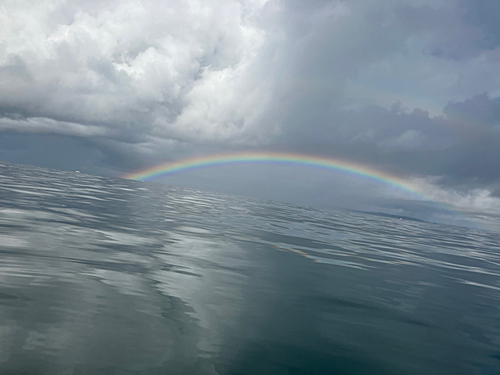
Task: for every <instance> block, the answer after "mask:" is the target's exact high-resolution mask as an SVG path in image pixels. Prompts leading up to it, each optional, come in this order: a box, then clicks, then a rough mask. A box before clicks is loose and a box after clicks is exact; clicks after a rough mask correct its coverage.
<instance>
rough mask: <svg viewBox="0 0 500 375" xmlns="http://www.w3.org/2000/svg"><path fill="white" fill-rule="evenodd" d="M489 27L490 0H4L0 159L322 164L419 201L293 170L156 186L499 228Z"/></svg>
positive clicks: (137, 165)
mask: <svg viewBox="0 0 500 375" xmlns="http://www.w3.org/2000/svg"><path fill="white" fill-rule="evenodd" d="M499 19H500V2H498V0H481V1H478V0H347V1H327V0H308V1H303V0H301V1H299V0H253V1H251V0H212V1H197V0H188V1H170V0H164V1H149V0H142V1H137V0H133V1H128V0H120V1H114V0H109V1H106V0H104V1H95V0H91V1H90V0H86V1H82V0H67V1H64V0H39V1H36V2H34V1H23V0H3V1H2V2H1V3H0V25H1V27H0V160H1V161H6V162H13V163H23V164H33V165H38V166H43V167H50V168H56V169H68V170H79V171H82V172H86V173H93V174H100V175H109V176H123V175H124V174H126V173H128V172H131V171H134V170H139V169H141V168H145V167H150V166H154V165H157V164H160V163H165V162H168V161H175V160H180V159H183V158H189V157H194V156H202V155H211V154H215V153H234V152H238V151H273V152H293V153H303V154H311V155H317V156H321V157H334V158H338V159H342V160H347V161H349V162H353V163H358V164H360V165H363V166H367V167H370V168H375V169H377V170H380V171H384V172H386V173H392V174H394V175H396V176H399V177H401V178H404V179H407V180H408V181H410V182H411V183H412V184H413V185H414V186H417V187H418V190H419V191H421V192H422V193H423V194H425V195H426V196H428V197H430V200H429V201H422V200H419V199H417V198H415V197H413V196H411V195H405V194H404V193H402V192H399V191H394V190H393V189H391V188H389V187H388V186H384V185H381V184H380V183H376V182H374V181H367V180H365V179H360V178H359V177H353V176H349V175H345V174H341V173H335V172H331V173H330V172H325V171H318V170H312V169H307V168H303V167H302V168H300V167H282V166H281V167H280V166H272V165H264V166H262V165H254V166H232V167H219V168H210V169H205V170H199V171H191V172H186V173H181V174H177V175H175V176H171V177H168V178H164V179H162V180H158V182H163V183H169V184H178V185H184V186H191V187H195V188H199V189H205V190H214V191H224V192H229V193H235V194H241V195H252V196H256V197H260V198H266V199H276V200H284V201H289V202H292V203H298V204H305V205H312V206H317V207H324V208H332V207H344V208H351V209H359V210H364V211H381V212H391V213H395V214H401V215H409V216H413V217H418V218H421V219H426V220H427V219H428V220H434V221H441V222H450V223H453V222H456V223H461V222H462V221H464V220H465V221H467V220H468V218H471V220H472V221H474V222H481V225H482V226H483V227H486V228H494V227H498V228H500V162H499V161H500V22H498V20H499ZM457 211H458V212H460V213H461V215H455V216H454V215H452V214H450V212H457ZM452 216H453V218H452ZM464 217H465V219H464Z"/></svg>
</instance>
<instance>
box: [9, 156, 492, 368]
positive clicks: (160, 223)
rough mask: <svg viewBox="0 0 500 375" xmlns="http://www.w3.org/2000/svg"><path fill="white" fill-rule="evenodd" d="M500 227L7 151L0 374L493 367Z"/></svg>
mask: <svg viewBox="0 0 500 375" xmlns="http://www.w3.org/2000/svg"><path fill="white" fill-rule="evenodd" d="M499 308H500V234H498V233H493V232H487V231H480V230H476V229H470V228H462V227H454V226H446V225H441V224H433V223H427V222H420V221H412V220H406V219H399V218H392V217H384V216H377V215H370V214H364V213H360V212H349V211H341V210H339V211H334V210H320V209H312V208H306V207H301V206H295V205H291V204H286V203H279V202H271V201H260V200H256V199H251V198H245V197H239V196H230V195H224V194H218V193H208V192H202V191H198V190H193V189H188V188H181V187H176V186H167V185H160V184H154V183H143V182H140V181H130V180H123V179H118V178H106V177H98V176H90V175H85V174H81V173H75V172H64V171H54V170H48V169H42V168H36V167H30V166H21V165H13V164H7V163H0V374H65V375H70V374H75V375H77V374H221V375H222V374H278V375H280V374H295V375H298V374H419V375H421V374H425V375H431V374H456V375H458V374H481V375H486V374H499V373H500V309H499Z"/></svg>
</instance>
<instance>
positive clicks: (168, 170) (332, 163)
mask: <svg viewBox="0 0 500 375" xmlns="http://www.w3.org/2000/svg"><path fill="white" fill-rule="evenodd" d="M255 163H266V164H267V163H271V164H281V165H296V166H304V167H314V168H321V169H327V170H333V171H338V172H344V173H348V174H351V175H355V176H359V177H363V178H367V179H370V180H373V181H377V182H379V183H383V184H385V185H388V186H390V187H393V188H396V189H401V190H404V191H406V192H410V193H412V194H416V195H418V196H419V197H421V198H423V199H426V200H430V198H428V197H426V196H425V195H424V194H423V193H422V192H420V191H419V190H418V189H417V188H416V187H415V186H413V185H411V184H410V183H408V182H407V181H405V180H403V179H401V178H399V177H396V176H394V175H392V174H389V173H386V172H382V171H379V170H376V169H373V168H370V167H367V166H363V165H360V164H356V163H352V162H349V161H345V160H341V159H334V158H326V157H319V156H312V155H307V154H297V153H283V152H279V153H278V152H238V153H231V154H219V155H210V156H202V157H194V158H189V159H183V160H179V161H174V162H169V163H165V164H160V165H157V166H155V167H151V168H146V169H143V170H140V171H136V172H133V173H129V174H126V175H124V176H123V177H124V178H127V179H131V180H142V181H147V180H154V179H157V178H160V177H166V176H170V175H173V174H175V173H181V172H186V171H189V170H194V169H200V168H208V167H218V166H224V165H234V164H255Z"/></svg>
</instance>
